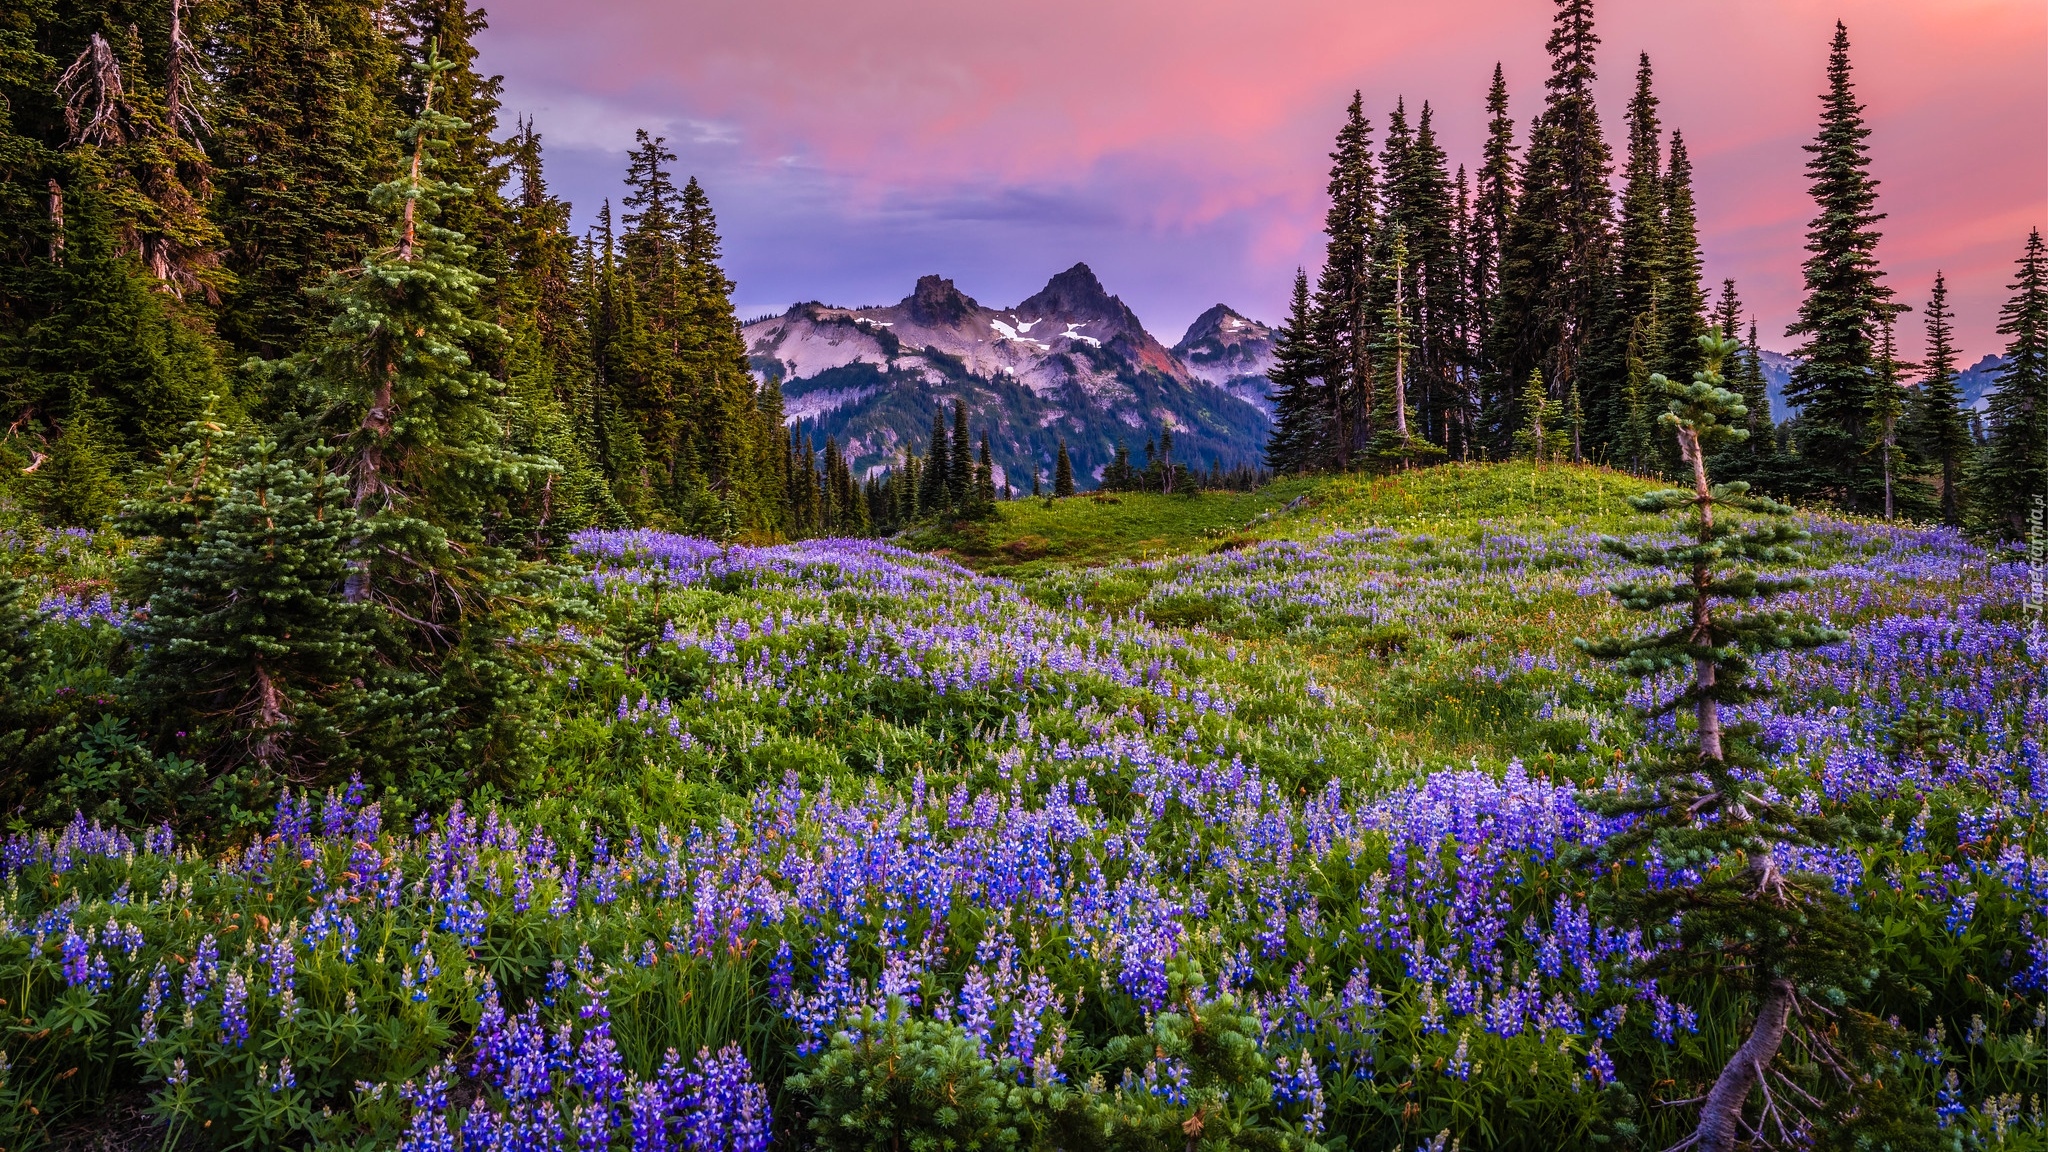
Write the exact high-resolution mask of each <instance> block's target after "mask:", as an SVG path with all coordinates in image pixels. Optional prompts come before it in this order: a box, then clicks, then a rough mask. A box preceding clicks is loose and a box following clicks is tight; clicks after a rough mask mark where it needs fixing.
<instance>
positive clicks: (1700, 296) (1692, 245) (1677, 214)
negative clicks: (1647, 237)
mask: <svg viewBox="0 0 2048 1152" xmlns="http://www.w3.org/2000/svg"><path fill="white" fill-rule="evenodd" d="M1662 192H1663V196H1662V200H1663V212H1664V226H1663V266H1662V268H1661V272H1662V279H1663V290H1662V291H1660V292H1659V293H1658V294H1657V316H1658V326H1659V328H1660V329H1661V334H1662V336H1663V337H1664V348H1663V350H1662V354H1661V355H1660V357H1659V359H1660V360H1661V361H1662V364H1663V367H1662V371H1663V372H1664V373H1665V375H1667V376H1672V377H1678V378H1687V377H1690V376H1691V375H1692V374H1693V373H1694V372H1697V371H1698V370H1699V367H1700V364H1701V360H1700V348H1701V344H1700V337H1702V336H1705V335H1707V316H1706V314H1707V294H1706V290H1705V288H1704V287H1702V285H1701V283H1700V264H1701V261H1700V238H1699V231H1700V228H1699V214H1698V212H1697V210H1696V209H1695V207H1694V205H1693V195H1692V157H1691V156H1690V155H1689V154H1688V153H1687V152H1686V150H1685V135H1684V133H1682V132H1679V131H1677V130H1673V131H1672V133H1671V165H1670V168H1669V169H1668V170H1667V171H1666V172H1665V174H1664V180H1663V188H1662Z"/></svg>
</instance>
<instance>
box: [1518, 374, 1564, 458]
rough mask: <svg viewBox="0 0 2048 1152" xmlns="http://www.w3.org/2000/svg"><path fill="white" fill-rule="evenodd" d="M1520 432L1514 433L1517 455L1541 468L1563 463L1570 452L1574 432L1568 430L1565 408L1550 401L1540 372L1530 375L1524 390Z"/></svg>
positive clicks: (1520, 407) (1519, 406) (1520, 406)
mask: <svg viewBox="0 0 2048 1152" xmlns="http://www.w3.org/2000/svg"><path fill="white" fill-rule="evenodd" d="M1517 407H1518V408H1519V409H1520V410H1521V412H1522V427H1521V430H1520V431H1518V432H1516V433H1515V454H1516V455H1517V456H1521V457H1523V458H1525V459H1529V460H1534V461H1535V462H1536V463H1538V464H1544V463H1549V462H1552V461H1555V460H1558V459H1561V458H1562V457H1563V456H1564V455H1565V453H1566V452H1568V451H1570V449H1571V432H1570V430H1569V429H1568V428H1566V427H1565V411H1564V405H1563V404H1560V403H1558V402H1557V401H1555V400H1552V399H1551V398H1550V393H1549V391H1548V390H1547V389H1545V387H1544V385H1543V370H1542V369H1541V368H1538V369H1536V370H1535V371H1533V372H1531V373H1529V383H1528V384H1527V385H1526V386H1525V387H1524V388H1523V390H1522V399H1521V403H1520V404H1518V405H1517Z"/></svg>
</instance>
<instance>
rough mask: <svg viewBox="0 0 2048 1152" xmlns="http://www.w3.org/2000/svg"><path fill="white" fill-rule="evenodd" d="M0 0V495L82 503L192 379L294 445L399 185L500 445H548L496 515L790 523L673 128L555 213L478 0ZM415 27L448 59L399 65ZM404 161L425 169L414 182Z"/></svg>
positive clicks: (324, 432) (101, 510)
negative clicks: (509, 120) (597, 198)
mask: <svg viewBox="0 0 2048 1152" xmlns="http://www.w3.org/2000/svg"><path fill="white" fill-rule="evenodd" d="M0 20H4V22H5V25H4V27H0V37H4V38H5V39H4V41H0V43H4V45H5V52H4V53H0V92H4V95H5V102H4V108H5V111H6V116H7V119H6V123H5V127H4V130H0V187H4V199H0V234H4V235H5V236H6V237H7V238H8V239H7V241H6V243H5V252H4V259H0V405H4V409H5V412H6V418H7V421H8V423H7V430H6V433H5V436H4V438H0V458H4V460H5V465H6V466H4V467H0V474H4V480H0V494H4V496H5V498H6V500H7V502H8V505H9V506H10V508H11V509H12V510H13V513H14V514H16V515H31V516H33V517H35V518H37V519H38V520H40V521H41V522H43V523H46V524H64V525H82V526H93V525H97V524H98V523H100V522H101V521H102V520H103V519H104V518H105V517H107V516H109V515H111V514H113V513H114V512H115V511H116V510H117V509H118V506H119V504H120V503H121V501H122V499H123V498H124V497H125V496H127V495H130V494H132V491H133V482H132V477H133V475H134V473H135V472H136V471H137V470H138V469H146V468H149V467H151V466H154V465H155V464H156V463H157V462H158V461H159V460H160V459H161V458H162V456H163V454H164V452H165V451H166V450H167V449H169V448H171V447H172V446H174V445H177V444H182V443H185V442H187V441H188V440H189V439H190V433H189V431H188V426H189V425H190V424H191V423H192V422H193V421H194V420H196V419H198V418H199V417H200V416H201V414H202V413H203V412H206V411H208V410H209V406H211V407H210V410H211V412H212V413H213V418H214V419H217V420H220V421H223V422H225V423H227V424H230V425H235V426H243V425H246V426H249V427H259V426H260V427H263V428H266V429H271V430H273V431H274V432H275V433H276V434H278V435H279V436H280V437H281V439H282V441H283V442H284V447H285V449H286V450H287V451H288V452H296V451H298V450H299V449H301V448H304V447H310V446H313V445H316V444H324V445H326V446H328V447H333V446H334V444H335V441H334V438H333V429H332V428H323V427H318V426H317V425H318V424H319V421H320V418H319V417H318V416H317V415H316V414H315V405H316V404H317V403H318V401H316V400H315V399H313V397H312V396H311V395H310V393H308V392H307V391H306V389H307V388H308V387H314V386H315V385H316V384H317V383H318V382H319V381H320V380H324V379H327V378H328V376H329V375H331V372H330V369H333V367H334V365H333V364H332V363H329V364H328V365H327V367H326V368H320V369H315V368H314V367H313V365H314V364H315V363H316V362H320V361H322V359H323V358H327V359H329V360H331V358H332V356H333V355H334V354H336V353H337V352H338V351H339V350H340V349H342V348H343V347H344V346H346V345H348V344H349V342H350V341H351V340H353V339H357V338H359V337H360V336H361V335H362V333H360V332H351V331H348V330H347V329H348V328H349V325H350V323H351V321H350V319H349V308H350V307H351V303H352V299H353V296H352V294H356V293H359V292H360V289H361V286H362V284H363V283H364V281H365V279H366V278H370V277H374V276H375V275H376V273H375V269H376V268H378V267H380V266H382V265H383V264H385V263H387V262H388V261H389V260H390V258H391V256H392V254H393V253H396V252H398V251H399V249H400V247H401V246H402V244H403V241H402V240H401V239H399V238H398V237H397V235H396V233H394V231H393V228H394V226H395V225H396V223H397V221H396V220H395V219H394V218H393V211H394V210H395V209H396V208H398V206H399V205H400V204H401V202H408V203H416V204H417V207H418V210H419V211H420V213H421V219H422V221H423V222H431V223H432V224H433V225H434V226H436V227H438V228H442V229H445V230H447V232H448V233H450V236H449V238H448V243H449V245H451V246H452V247H449V248H448V249H447V250H445V251H443V252H441V253H440V258H441V259H442V260H443V261H444V262H445V263H447V264H448V265H449V267H450V268H459V269H460V270H461V273H462V276H463V277H464V278H465V283H462V284H457V283H453V282H447V283H440V284H435V285H432V287H434V288H436V289H438V290H439V291H440V292H441V298H440V299H438V300H437V301H435V303H434V305H433V307H435V308H440V309H452V311H449V312H447V313H446V314H445V315H443V316H442V317H441V320H442V321H443V322H444V323H446V324H447V325H448V326H449V330H448V335H449V337H450V340H451V343H452V347H453V349H455V350H456V351H459V353H460V355H461V358H463V359H464V360H466V363H465V364H462V365H460V370H461V371H465V372H472V373H475V376H474V377H473V381H472V382H473V383H474V384H475V385H476V386H477V387H479V388H480V389H481V391H480V392H479V393H478V396H477V399H478V401H479V402H480V403H483V404H484V405H485V407H486V408H487V409H488V413H487V418H489V419H491V420H494V421H496V422H497V423H498V424H499V425H501V426H502V428H503V429H504V436H503V437H502V445H501V446H502V447H503V448H504V449H505V450H506V451H508V452H510V453H513V454H514V455H517V456H520V457H522V458H526V459H531V460H535V461H539V460H543V459H544V460H547V461H552V465H551V466H550V467H549V468H548V469H546V470H545V472H544V474H543V473H535V474H534V475H535V479H534V482H533V483H532V484H530V485H513V486H511V487H510V488H508V489H507V493H508V494H507V496H506V497H505V499H504V501H503V503H502V506H500V507H496V508H494V510H493V515H494V516H497V517H500V518H502V519H504V525H501V526H499V527H501V528H505V529H506V530H509V524H510V522H511V521H513V520H521V519H524V520H529V521H533V522H535V523H544V524H545V525H546V526H547V528H548V530H549V531H551V532H556V533H559V532H561V531H565V530H571V529H574V528H579V527H587V526H592V525H624V524H628V523H632V524H654V525H662V526H666V527H673V528H678V529H682V530H687V531H696V532H703V533H706V534H711V535H723V536H735V535H740V534H745V533H754V534H758V535H762V536H776V535H784V534H786V535H801V534H804V532H805V531H806V530H807V528H809V527H810V526H809V525H807V524H805V523H802V522H800V521H799V520H798V519H797V517H796V515H795V513H794V508H793V506H794V505H795V504H796V503H797V502H798V501H797V500H796V499H795V498H794V496H793V493H792V492H791V479H792V476H793V475H795V474H796V472H797V471H800V468H799V467H798V464H799V462H798V461H796V460H795V453H794V450H793V448H792V446H791V445H790V444H789V443H788V441H787V440H786V439H785V435H784V431H783V427H782V424H783V422H782V415H781V412H780V408H779V401H778V399H777V397H776V395H775V393H774V390H773V389H772V388H770V389H765V390H763V389H757V388H756V386H755V383H754V381H753V378H752V377H751V376H750V375H749V373H748V371H747V365H746V358H745V353H744V348H743V347H742V345H741V343H740V338H739V335H738V332H737V330H736V326H735V322H734V317H733V314H732V308H731V303H730V292H731V287H732V285H731V283H730V281H728V280H727V279H726V277H725V275H724V273H723V272H722V271H721V269H720V266H719V257H720V253H719V240H718V232H717V226H716V221H715V219H714V217H713V214H712V208H711V204H710V201H709V199H708V198H707V197H706V195H705V193H704V190H703V188H702V187H701V186H699V185H698V184H697V182H696V181H695V180H694V179H692V180H688V181H686V182H683V183H682V184H681V185H680V186H678V183H677V179H676V174H675V171H674V163H675V156H674V154H673V153H672V152H670V151H669V150H668V149H667V148H666V147H665V145H664V142H663V141H662V140H661V139H659V138H654V137H649V136H648V135H647V134H645V133H642V134H641V135H640V138H639V141H638V145H637V147H636V148H635V149H634V151H633V152H632V154H631V157H630V162H629V167H628V170H627V172H626V174H625V194H624V196H623V198H622V200H621V203H620V205H619V207H620V212H619V214H618V217H617V219H616V221H615V220H614V217H613V213H612V209H611V206H610V205H609V204H607V205H605V207H604V210H603V211H602V212H601V213H600V214H599V224H598V226H597V227H596V228H595V229H594V230H592V231H591V232H590V233H588V234H586V235H583V236H580V237H579V236H577V235H574V234H573V233H572V231H571V228H570V210H569V205H568V204H566V203H564V202H563V201H562V200H561V199H560V198H559V197H557V196H555V195H554V194H553V193H552V192H551V191H550V190H549V188H548V184H547V180H546V177H545V175H544V170H543V162H542V149H541V140H540V136H539V134H538V133H537V132H535V131H534V129H533V126H532V125H531V123H529V122H517V123H515V124H514V125H512V126H511V129H510V131H506V126H505V125H503V124H501V122H500V109H499V91H500V83H499V78H498V77H496V76H492V75H489V74H487V73H486V72H484V71H482V70H481V69H480V67H479V64H478V61H477V53H476V49H475V47H474V44H473V40H474V37H475V36H476V34H477V33H478V32H480V31H481V30H482V29H483V27H484V19H483V15H482V13H481V12H480V11H478V10H473V9H471V8H470V7H468V6H467V5H465V4H464V3H461V2H459V0H458V2H453V3H450V2H444V0H406V2H403V3H396V4H383V3H367V2H360V0H338V2H315V3H310V4H305V3H278V2H271V0H255V2H246V3H245V2H240V0H231V2H227V3H199V4H188V3H186V0H161V2H153V3H144V4H129V3H121V2H116V3H110V4H103V3H94V2H87V3H73V2H70V0H65V2H63V3H32V4H28V5H25V6H11V9H10V12H9V14H8V15H6V16H5V17H0ZM436 52H438V60H439V61H440V63H441V64H442V65H445V67H443V68H440V69H438V70H436V71H432V72H431V73H430V72H428V71H425V70H423V66H424V65H425V64H426V62H427V60H428V58H429V57H430V56H432V55H434V54H435V53H436ZM430 84H431V85H432V107H431V112H432V114H433V119H432V120H431V121H430V122H421V121H420V120H419V118H420V117H422V116H423V115H424V114H425V113H427V112H428V111H429V108H428V96H429V85H430ZM421 123H424V124H425V128H424V130H425V131H426V133H427V136H426V138H425V144H426V147H425V148H424V149H423V148H421V147H419V146H418V145H419V144H420V142H421V141H420V139H419V138H418V137H417V136H416V135H414V134H415V133H416V132H417V131H419V130H421V128H420V125H421ZM416 174H417V178H418V179H430V180H432V181H435V182H438V185H439V192H438V193H436V194H434V195H431V196H423V195H421V194H419V193H418V192H417V191H414V190H411V189H413V184H412V183H409V182H412V181H415V179H416ZM379 188H384V189H386V190H387V191H386V194H385V196H384V199H383V200H381V201H380V200H379V199H378V191H377V190H378V189H379ZM399 262H400V263H408V262H410V261H409V260H408V259H401V260H400V261H399ZM423 286H424V285H423ZM448 364H449V365H450V366H451V368H453V367H454V361H453V360H449V361H448ZM294 365H297V366H296V367H295V366H294ZM412 367H413V365H410V364H400V365H399V366H398V367H397V370H398V371H399V372H400V373H404V372H407V371H410V370H411V369H412ZM323 374H325V375H323ZM345 422H346V421H344V423H345ZM330 423H331V421H330ZM287 429H289V430H288V431H287ZM803 478H804V479H809V480H811V482H812V486H813V487H815V486H816V484H817V478H816V477H814V476H806V477H803Z"/></svg>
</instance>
